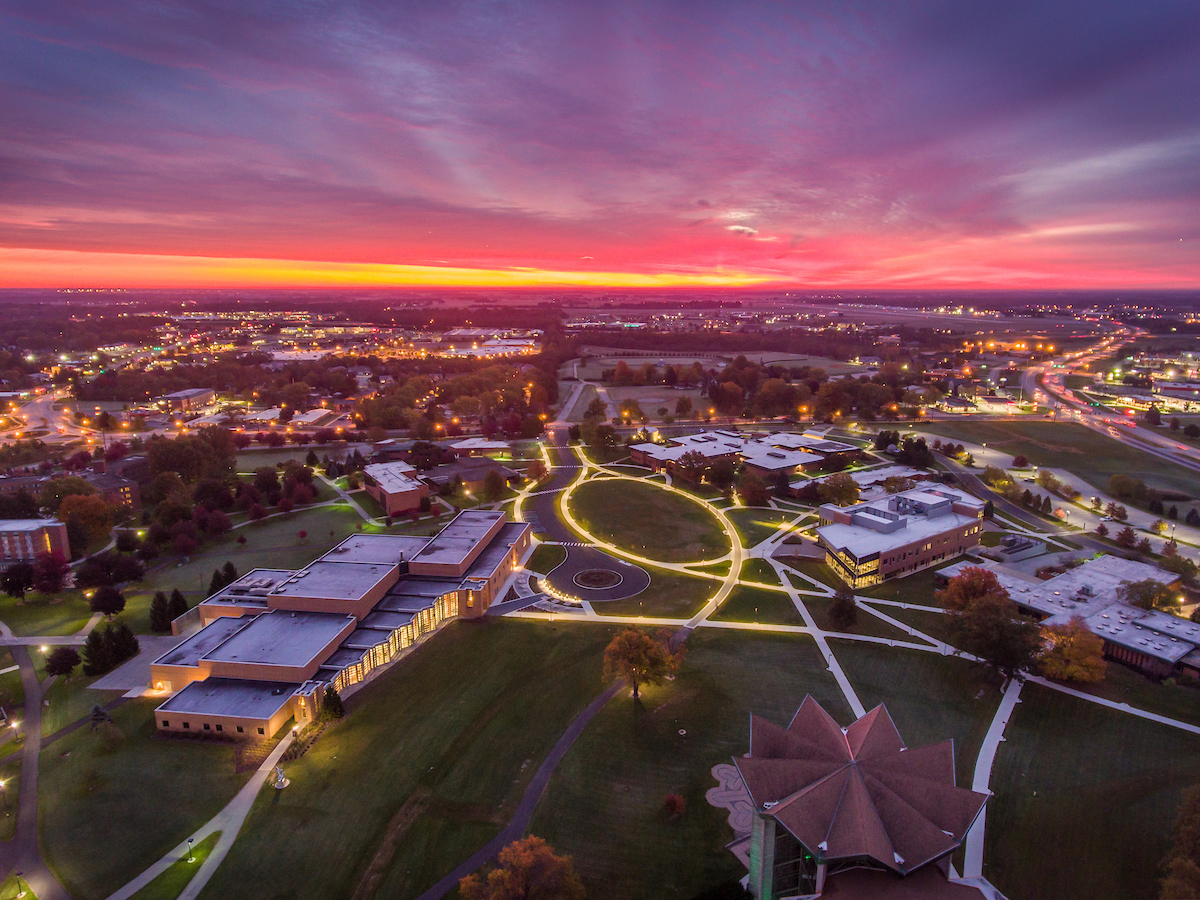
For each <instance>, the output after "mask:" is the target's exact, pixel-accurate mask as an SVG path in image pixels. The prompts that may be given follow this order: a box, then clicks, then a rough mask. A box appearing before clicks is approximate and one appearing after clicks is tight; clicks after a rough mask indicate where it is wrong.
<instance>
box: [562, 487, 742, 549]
mask: <svg viewBox="0 0 1200 900" xmlns="http://www.w3.org/2000/svg"><path fill="white" fill-rule="evenodd" d="M569 502H570V508H571V514H572V515H574V516H575V517H576V518H577V519H578V520H579V522H580V524H581V525H583V527H584V528H586V529H587V530H588V531H589V532H591V533H592V534H593V535H594V536H596V537H598V538H600V539H601V540H605V541H608V542H610V543H612V544H615V545H617V546H618V547H620V548H622V549H624V550H628V551H630V552H633V553H637V554H639V555H643V556H646V557H648V558H650V559H656V560H661V561H663V562H691V561H699V560H702V559H713V558H714V557H718V556H723V555H725V554H726V553H728V552H729V550H730V543H729V538H728V536H727V535H726V534H725V532H724V530H723V529H722V528H721V523H720V522H719V521H718V520H717V518H716V517H715V516H713V514H712V513H710V512H708V510H706V509H705V508H704V506H703V505H702V504H700V503H697V502H695V501H693V500H689V499H688V498H686V497H684V496H682V495H680V494H677V493H674V492H672V491H668V490H665V489H664V488H661V487H656V486H655V485H654V484H653V483H648V482H644V481H631V480H630V479H628V478H620V479H614V478H606V479H599V480H593V481H588V482H585V483H584V484H582V485H580V486H579V487H578V488H576V489H575V492H574V493H573V494H571V498H570V501H569ZM664 522H669V523H670V524H671V527H670V528H664V527H663V523H664Z"/></svg>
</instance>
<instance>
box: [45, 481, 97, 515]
mask: <svg viewBox="0 0 1200 900" xmlns="http://www.w3.org/2000/svg"><path fill="white" fill-rule="evenodd" d="M94 493H96V489H95V488H94V487H93V486H92V485H90V484H88V483H87V482H86V481H84V480H83V479H82V478H80V477H79V476H78V475H68V476H67V477H66V478H53V479H51V480H50V481H48V482H46V486H45V487H43V488H42V497H41V500H42V506H44V507H46V508H47V509H49V510H50V512H52V513H54V514H55V515H58V507H59V506H60V505H61V504H62V502H63V500H65V499H66V498H67V497H72V496H84V495H87V494H94Z"/></svg>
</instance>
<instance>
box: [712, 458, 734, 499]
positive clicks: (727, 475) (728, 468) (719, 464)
mask: <svg viewBox="0 0 1200 900" xmlns="http://www.w3.org/2000/svg"><path fill="white" fill-rule="evenodd" d="M704 477H705V478H707V479H708V483H709V484H711V485H712V486H713V487H715V488H716V489H717V490H718V491H720V492H721V493H722V494H727V493H729V489H730V488H732V487H733V481H734V479H735V478H736V477H737V468H736V467H735V466H734V464H733V460H731V459H718V460H717V461H716V462H714V463H713V464H712V465H711V466H709V467H708V470H707V471H706V472H705V473H704Z"/></svg>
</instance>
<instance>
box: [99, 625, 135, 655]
mask: <svg viewBox="0 0 1200 900" xmlns="http://www.w3.org/2000/svg"><path fill="white" fill-rule="evenodd" d="M104 634H105V638H106V639H107V640H108V642H109V650H110V652H111V653H112V660H113V665H116V664H117V663H122V662H124V661H125V660H127V659H132V658H133V657H135V656H137V655H138V651H139V650H141V645H140V644H139V643H138V639H137V636H136V635H135V634H134V633H133V630H132V629H131V628H130V627H129V626H128V625H126V624H125V623H124V622H116V623H114V624H112V625H109V626H108V627H107V628H106V629H104Z"/></svg>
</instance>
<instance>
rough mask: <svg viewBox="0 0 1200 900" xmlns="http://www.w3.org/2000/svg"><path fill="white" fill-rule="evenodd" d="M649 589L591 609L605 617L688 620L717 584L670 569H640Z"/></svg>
mask: <svg viewBox="0 0 1200 900" xmlns="http://www.w3.org/2000/svg"><path fill="white" fill-rule="evenodd" d="M643 568H645V570H646V571H647V572H649V573H650V586H649V587H648V588H646V589H645V590H644V591H642V592H641V593H640V594H638V595H637V596H636V597H630V598H629V599H627V600H608V601H605V602H603V603H595V604H593V606H592V608H593V609H594V610H596V612H597V613H600V614H601V615H605V616H643V615H645V616H662V617H668V618H680V619H690V618H691V617H692V616H694V615H695V614H696V613H698V612H699V611H700V610H701V609H702V608H703V607H704V604H705V603H707V602H708V601H709V599H710V598H711V597H712V595H713V594H715V593H716V592H717V588H718V584H717V582H715V581H712V580H711V579H708V578H696V577H695V576H694V575H681V574H680V573H678V572H672V571H671V570H670V569H656V568H654V567H653V566H644V567H643Z"/></svg>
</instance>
